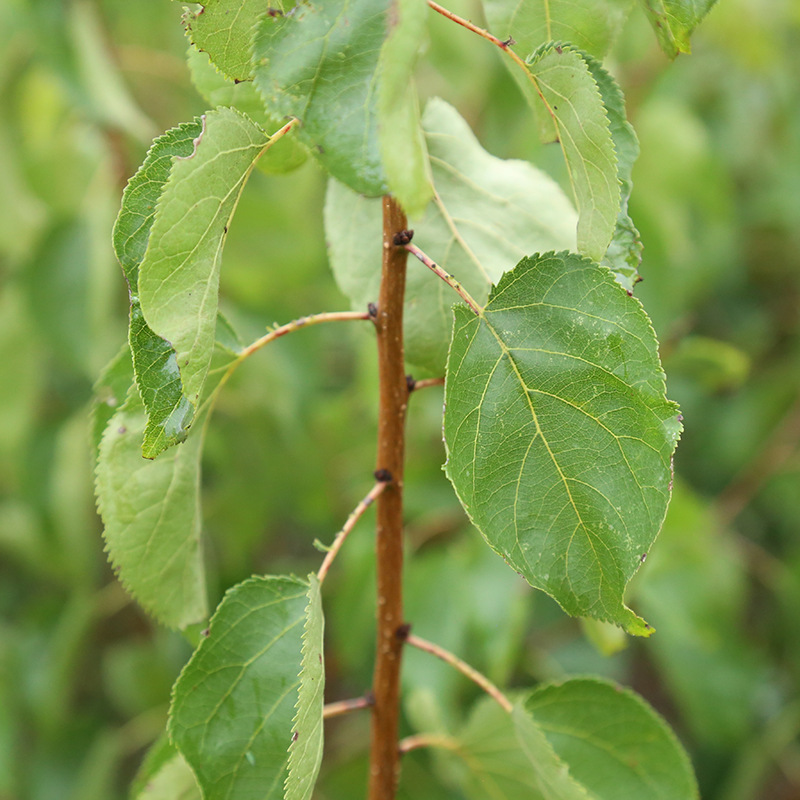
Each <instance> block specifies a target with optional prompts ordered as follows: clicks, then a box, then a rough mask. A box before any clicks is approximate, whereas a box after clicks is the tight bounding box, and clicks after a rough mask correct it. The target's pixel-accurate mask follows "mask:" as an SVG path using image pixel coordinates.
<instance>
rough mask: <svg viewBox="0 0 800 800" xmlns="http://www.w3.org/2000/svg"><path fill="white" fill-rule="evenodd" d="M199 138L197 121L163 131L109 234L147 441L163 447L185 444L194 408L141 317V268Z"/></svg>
mask: <svg viewBox="0 0 800 800" xmlns="http://www.w3.org/2000/svg"><path fill="white" fill-rule="evenodd" d="M201 132H202V122H201V121H200V120H195V121H194V122H190V123H185V124H183V125H179V126H178V127H177V128H173V129H172V130H169V131H167V132H166V133H165V134H164V135H163V136H160V137H159V138H158V139H156V140H155V141H154V142H153V146H152V147H151V148H150V151H149V152H148V153H147V157H146V158H145V160H144V163H143V164H142V166H141V167H139V169H138V171H137V172H136V174H135V175H134V176H133V177H132V178H131V179H130V181H129V182H128V185H127V186H126V187H125V191H124V192H123V194H122V207H121V208H120V212H119V216H118V217H117V221H116V223H115V225H114V233H113V243H114V251H115V253H116V255H117V259H118V260H119V263H120V265H121V266H122V270H123V272H124V274H125V279H126V280H127V282H128V293H129V295H130V303H131V310H130V327H129V331H128V339H129V342H130V349H131V352H132V353H133V365H134V370H135V373H136V383H137V385H138V387H139V392H140V394H141V396H142V398H143V399H144V405H145V408H146V409H147V412H148V422H147V427H146V439H147V442H153V441H159V442H161V443H163V445H164V446H169V445H171V444H176V443H178V442H182V441H183V440H184V439H185V438H186V433H187V426H188V424H189V423H190V422H191V419H192V416H193V415H194V407H193V406H192V404H191V403H190V402H189V401H188V400H187V399H186V397H185V396H184V394H183V384H182V382H181V377H180V370H179V369H178V362H177V360H176V355H175V349H174V347H173V346H172V344H171V343H170V342H169V341H167V340H166V339H163V338H162V337H160V336H158V335H157V334H156V333H154V332H153V331H152V330H151V328H150V327H149V326H148V324H147V322H145V320H144V317H143V316H142V307H141V303H140V300H139V288H138V287H139V267H140V265H141V263H142V261H143V259H144V258H145V253H146V252H147V246H148V243H149V241H150V232H151V230H152V227H153V220H154V218H155V214H156V204H157V202H158V199H159V197H160V196H161V193H162V191H163V189H164V186H165V184H166V182H167V179H168V178H169V174H170V170H171V168H172V162H173V159H174V158H189V156H191V155H192V153H193V152H194V150H195V146H196V145H195V142H196V141H197V138H198V137H199V136H200V134H201ZM143 449H144V452H145V454H146V455H147V456H149V457H154V456H155V455H157V453H158V452H159V451H158V449H156V448H154V447H153V446H152V445H151V444H147V443H146V445H145V447H144V448H143ZM162 449H163V448H162Z"/></svg>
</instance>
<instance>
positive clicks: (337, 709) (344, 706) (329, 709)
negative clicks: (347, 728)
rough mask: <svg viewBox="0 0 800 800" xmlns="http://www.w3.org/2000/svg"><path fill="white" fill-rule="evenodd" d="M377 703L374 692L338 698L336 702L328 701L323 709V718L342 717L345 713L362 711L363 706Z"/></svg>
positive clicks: (368, 706)
mask: <svg viewBox="0 0 800 800" xmlns="http://www.w3.org/2000/svg"><path fill="white" fill-rule="evenodd" d="M374 705H375V698H374V697H373V696H372V693H371V692H370V693H368V694H365V695H364V696H363V697H354V698H352V699H351V700H337V701H336V702H335V703H326V704H325V706H324V708H323V709H322V718H323V719H330V718H331V717H341V716H342V715H343V714H352V712H353V711H360V710H361V709H363V708H371V707H372V706H374Z"/></svg>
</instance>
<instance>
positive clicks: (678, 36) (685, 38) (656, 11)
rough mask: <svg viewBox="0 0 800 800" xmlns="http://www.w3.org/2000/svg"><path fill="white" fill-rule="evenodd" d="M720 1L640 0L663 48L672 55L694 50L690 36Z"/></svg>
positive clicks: (673, 56)
mask: <svg viewBox="0 0 800 800" xmlns="http://www.w3.org/2000/svg"><path fill="white" fill-rule="evenodd" d="M716 2H717V0H641V4H642V7H643V8H644V11H645V13H646V14H647V17H648V19H649V20H650V24H651V25H652V26H653V30H654V31H655V32H656V38H657V39H658V43H659V44H660V45H661V49H662V50H663V51H664V52H665V53H666V54H667V55H668V56H669V57H670V58H675V56H677V55H678V54H679V53H691V52H692V46H691V43H690V42H689V37H690V36H691V35H692V33H693V32H694V29H695V28H696V27H697V26H698V25H699V24H700V21H701V20H702V19H703V17H705V15H706V14H708V12H709V11H710V10H711V8H712V7H713V6H714V4H715V3H716Z"/></svg>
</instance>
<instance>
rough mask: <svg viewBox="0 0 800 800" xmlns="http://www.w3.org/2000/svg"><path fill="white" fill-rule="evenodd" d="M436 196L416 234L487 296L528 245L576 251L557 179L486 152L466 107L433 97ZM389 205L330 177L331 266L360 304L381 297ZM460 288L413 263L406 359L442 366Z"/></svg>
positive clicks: (429, 112)
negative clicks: (462, 110) (384, 217)
mask: <svg viewBox="0 0 800 800" xmlns="http://www.w3.org/2000/svg"><path fill="white" fill-rule="evenodd" d="M422 122H423V127H424V129H425V136H426V141H427V148H428V155H429V159H430V165H431V172H432V174H433V180H434V186H435V189H436V196H435V198H434V202H433V203H431V204H430V205H429V206H428V208H427V210H426V212H425V214H424V216H423V217H422V218H421V219H419V220H411V222H410V224H411V225H412V226H413V228H414V230H415V234H414V242H415V243H416V244H418V245H419V246H420V247H421V248H422V249H423V250H424V251H425V252H426V253H428V255H430V256H431V257H432V258H433V259H435V260H436V261H437V262H438V263H439V264H440V265H441V266H442V267H443V268H444V269H445V270H447V271H448V272H450V273H452V274H454V275H455V276H456V277H457V278H458V280H459V281H460V282H461V283H462V284H463V285H464V286H465V287H466V288H467V290H468V291H469V292H470V293H471V294H472V295H473V297H475V298H476V299H477V300H478V301H479V302H482V301H483V300H484V299H485V298H486V296H487V295H488V292H489V287H490V286H491V284H492V283H493V282H495V281H498V280H499V279H500V276H501V275H502V274H503V272H505V271H506V270H509V269H511V268H512V267H513V266H514V264H516V263H517V262H518V261H519V259H520V258H522V257H523V256H524V255H526V253H531V252H536V251H537V250H538V251H544V250H548V249H561V248H568V249H573V248H574V246H575V222H576V216H575V211H574V210H573V209H572V208H571V206H570V203H569V201H568V200H567V198H566V197H565V196H564V194H563V192H562V191H561V190H560V189H559V187H558V185H557V184H556V183H555V182H554V181H553V180H552V179H550V178H549V177H548V176H547V175H545V174H544V173H543V172H540V171H539V170H537V169H536V168H535V167H533V166H531V165H530V164H528V163H527V162H523V161H515V160H514V161H512V160H509V161H506V160H503V159H500V158H496V157H494V156H492V155H490V154H489V153H487V152H486V151H485V150H484V149H483V148H482V147H481V146H480V144H479V142H478V141H477V139H476V138H475V136H474V134H473V133H472V131H471V130H470V128H469V126H468V125H467V123H466V122H465V121H464V120H463V119H462V118H461V116H459V114H458V112H457V111H456V110H455V109H454V108H453V107H452V106H450V105H448V104H447V103H445V102H444V101H442V100H438V99H433V100H430V101H429V102H428V105H427V107H426V109H425V113H424V114H423V119H422ZM380 229H381V205H380V201H379V200H370V199H367V198H364V197H360V196H358V195H356V194H354V193H353V192H350V191H349V190H348V189H346V188H345V187H343V186H341V185H339V184H337V183H334V182H331V183H330V184H329V187H328V197H327V201H326V204H325V234H326V239H327V241H328V243H329V252H330V259H331V266H332V268H333V271H334V275H335V276H336V280H337V282H338V283H339V286H340V287H341V289H342V291H344V292H345V294H347V295H348V296H349V297H350V299H351V300H352V302H353V307H354V308H359V309H360V308H364V307H365V306H366V304H367V303H368V302H370V301H374V300H375V299H376V298H377V296H378V286H379V284H380V263H381V243H380V237H370V236H366V235H365V232H367V231H370V230H372V231H376V230H380ZM454 299H455V295H454V294H453V293H452V291H451V290H450V289H449V288H448V287H447V286H446V285H445V284H444V283H442V281H440V280H439V279H438V278H437V277H436V276H435V275H433V274H432V273H431V272H430V271H429V270H427V269H426V268H425V267H423V266H422V265H421V264H418V263H416V262H415V263H412V264H409V269H408V279H407V286H406V305H405V324H406V331H405V335H406V358H407V359H408V361H409V362H410V363H411V364H413V365H414V366H415V367H418V368H421V369H423V370H426V371H428V372H431V373H433V374H440V375H441V374H442V370H443V368H444V363H445V360H446V357H447V346H448V342H449V340H450V331H451V316H452V315H451V312H450V308H451V306H452V304H453V301H454Z"/></svg>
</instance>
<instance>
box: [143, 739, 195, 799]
mask: <svg viewBox="0 0 800 800" xmlns="http://www.w3.org/2000/svg"><path fill="white" fill-rule="evenodd" d="M130 798H131V800H202V795H201V794H200V787H199V786H198V785H197V781H196V780H195V777H194V773H193V772H192V770H191V768H190V767H189V765H188V764H187V763H186V760H185V759H184V757H183V756H182V755H181V754H180V753H179V752H178V751H177V749H176V748H175V745H173V744H172V743H171V742H170V741H169V739H168V738H167V736H166V734H164V735H163V736H162V737H161V738H160V739H158V740H157V741H156V743H155V744H154V745H153V746H152V747H151V748H150V750H149V751H148V753H147V756H146V758H145V760H144V762H143V763H142V766H141V767H140V769H139V772H138V773H137V774H136V778H135V779H134V781H133V784H132V785H131V791H130Z"/></svg>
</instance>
